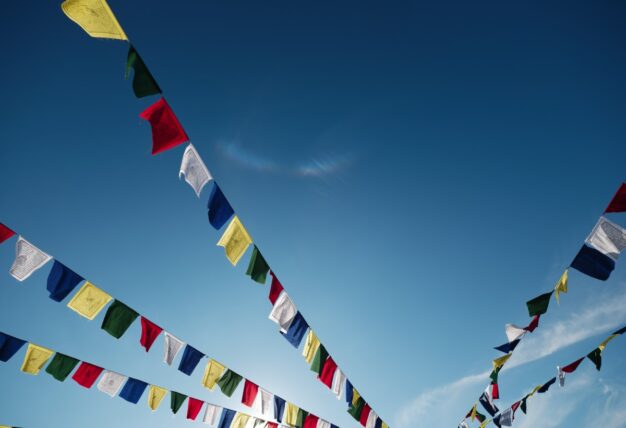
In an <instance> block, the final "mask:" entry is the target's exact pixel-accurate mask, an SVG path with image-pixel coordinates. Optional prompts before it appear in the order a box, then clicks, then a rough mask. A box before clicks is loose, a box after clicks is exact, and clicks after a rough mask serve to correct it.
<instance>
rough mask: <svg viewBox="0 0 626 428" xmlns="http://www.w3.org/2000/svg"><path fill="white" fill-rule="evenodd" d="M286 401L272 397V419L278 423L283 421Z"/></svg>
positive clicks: (276, 396)
mask: <svg viewBox="0 0 626 428" xmlns="http://www.w3.org/2000/svg"><path fill="white" fill-rule="evenodd" d="M285 404H286V401H285V400H284V399H282V398H280V397H279V396H278V395H274V419H276V420H277V421H278V422H282V421H283V413H284V412H285Z"/></svg>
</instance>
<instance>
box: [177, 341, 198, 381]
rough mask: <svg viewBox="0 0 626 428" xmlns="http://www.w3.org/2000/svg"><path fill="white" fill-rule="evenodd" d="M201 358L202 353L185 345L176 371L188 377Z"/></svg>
mask: <svg viewBox="0 0 626 428" xmlns="http://www.w3.org/2000/svg"><path fill="white" fill-rule="evenodd" d="M203 357H204V354H203V353H202V352H200V351H198V350H197V349H196V348H194V347H193V346H191V345H189V344H187V346H185V351H184V352H183V357H182V358H181V359H180V363H179V364H178V370H180V371H181V372H183V373H185V374H186V375H187V376H190V375H191V373H193V371H194V370H195V368H196V366H197V365H198V363H199V362H200V360H201V359H202V358H203Z"/></svg>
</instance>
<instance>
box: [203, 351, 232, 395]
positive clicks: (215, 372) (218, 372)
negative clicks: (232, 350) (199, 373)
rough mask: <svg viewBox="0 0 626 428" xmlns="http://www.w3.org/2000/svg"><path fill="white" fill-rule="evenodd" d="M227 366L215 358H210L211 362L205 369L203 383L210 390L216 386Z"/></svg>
mask: <svg viewBox="0 0 626 428" xmlns="http://www.w3.org/2000/svg"><path fill="white" fill-rule="evenodd" d="M225 371H226V367H224V366H223V365H222V364H220V363H218V362H217V361H215V360H214V359H213V358H209V362H208V363H207V365H206V368H205V369H204V377H203V378H202V385H204V387H205V388H208V389H209V390H211V391H212V390H213V388H215V384H216V383H217V381H218V380H219V378H221V377H222V375H223V374H224V372H225Z"/></svg>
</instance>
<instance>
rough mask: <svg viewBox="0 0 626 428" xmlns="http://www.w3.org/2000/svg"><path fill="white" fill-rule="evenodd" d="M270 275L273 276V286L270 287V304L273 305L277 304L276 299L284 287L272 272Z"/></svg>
mask: <svg viewBox="0 0 626 428" xmlns="http://www.w3.org/2000/svg"><path fill="white" fill-rule="evenodd" d="M270 275H272V285H271V286H270V295H269V299H270V302H271V303H272V305H273V304H275V303H276V299H278V296H280V293H282V291H283V290H284V288H283V285H282V284H281V283H280V281H279V280H278V278H276V275H274V272H272V271H270Z"/></svg>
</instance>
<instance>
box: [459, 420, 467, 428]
mask: <svg viewBox="0 0 626 428" xmlns="http://www.w3.org/2000/svg"><path fill="white" fill-rule="evenodd" d="M459 428H470V426H469V424H468V423H467V421H461V423H460V424H459Z"/></svg>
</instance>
